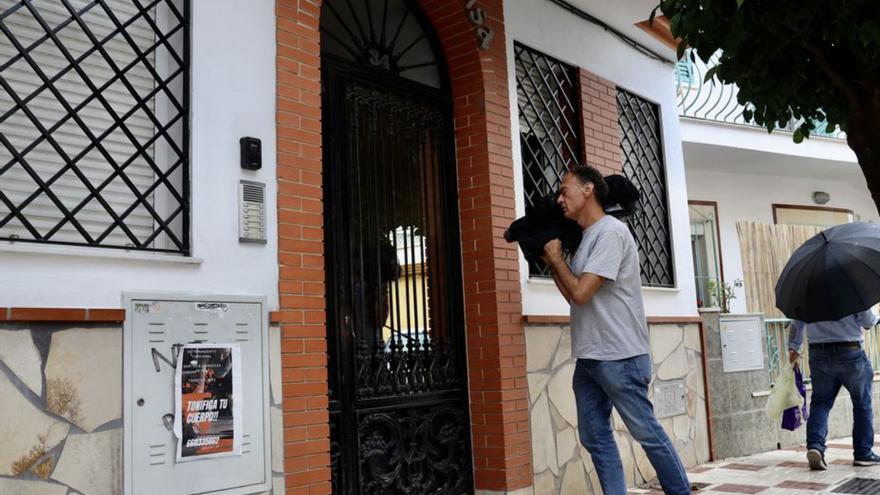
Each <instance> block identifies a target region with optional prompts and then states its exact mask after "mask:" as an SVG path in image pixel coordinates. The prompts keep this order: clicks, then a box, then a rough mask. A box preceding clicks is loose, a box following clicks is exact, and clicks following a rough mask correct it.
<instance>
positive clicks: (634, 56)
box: [504, 0, 697, 316]
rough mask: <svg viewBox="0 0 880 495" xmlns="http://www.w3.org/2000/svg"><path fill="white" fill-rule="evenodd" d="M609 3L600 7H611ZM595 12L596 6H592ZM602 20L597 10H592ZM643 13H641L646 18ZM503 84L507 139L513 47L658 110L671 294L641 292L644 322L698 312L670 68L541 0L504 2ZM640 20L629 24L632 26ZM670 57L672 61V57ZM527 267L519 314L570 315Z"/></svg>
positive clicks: (516, 151)
mask: <svg viewBox="0 0 880 495" xmlns="http://www.w3.org/2000/svg"><path fill="white" fill-rule="evenodd" d="M614 8H615V6H614V4H613V3H608V4H606V5H603V6H602V9H607V10H610V9H614ZM597 9H598V8H597ZM590 13H591V14H593V15H594V16H596V17H599V18H600V19H601V18H602V12H601V11H600V10H594V11H591V12H590ZM648 13H650V9H648V10H647V11H646V13H645V17H647V15H648ZM504 17H505V30H506V35H507V38H506V39H507V58H508V78H509V87H510V88H511V89H510V108H511V109H512V112H511V135H512V136H513V137H516V136H518V135H519V118H518V115H517V112H516V108H517V101H516V79H515V70H514V55H513V42H514V41H519V42H521V43H523V44H525V45H528V46H530V47H532V48H535V49H537V50H540V51H542V52H544V53H546V54H548V55H551V56H553V57H556V58H558V59H560V60H562V61H565V62H567V63H569V64H572V65H574V66H577V67H582V68H584V69H586V70H588V71H590V72H592V73H594V74H596V75H598V76H600V77H603V78H605V79H607V80H609V81H612V82H614V83H616V84H617V85H619V86H620V87H622V88H624V89H627V90H629V91H632V92H633V93H635V94H637V95H639V96H641V97H643V98H646V99H648V100H650V101H652V102H654V103H657V104H659V105H660V109H661V110H660V113H661V118H662V132H663V136H664V147H663V151H664V154H665V163H666V173H667V178H666V179H667V186H668V187H667V189H668V193H669V209H670V223H671V229H672V240H673V251H674V253H675V278H676V288H674V289H650V288H646V289H644V290H643V294H644V299H645V310H646V313H647V315H648V316H693V315H696V314H697V307H696V292H695V289H694V280H693V264H692V261H691V248H690V230H689V229H690V227H689V223H688V212H687V191H686V187H685V172H684V163H683V161H682V151H681V138H680V134H679V122H678V109H677V106H676V105H677V104H676V97H675V80H674V78H673V69H672V66H671V65H668V64H666V63H662V62H658V61H656V60H652V59H650V58H648V57H646V56H644V55H642V54H640V53H638V52H637V51H635V50H634V49H633V48H631V47H629V46H628V45H626V44H624V43H623V42H621V41H620V40H619V39H617V38H615V37H614V36H613V35H611V34H609V33H607V32H605V31H604V30H603V29H602V28H600V27H598V26H595V25H593V24H591V23H589V22H586V21H584V20H583V19H580V18H578V17H575V16H574V15H572V14H570V13H568V12H566V11H565V10H563V9H561V8H559V7H558V6H556V5H554V4H552V3H551V2H548V1H544V0H506V1H505V2H504ZM640 20H643V19H632V22H637V21H640ZM671 58H672V57H671ZM512 141H513V142H512V145H513V157H514V184H515V187H516V191H517V194H516V212H517V216H521V215H523V214H524V213H525V200H524V198H523V194H522V190H523V178H522V163H521V159H520V156H521V155H520V146H519V139H513V140H512ZM528 272H529V271H528V264H527V263H526V261H525V258H523V257H522V255H520V276H521V283H522V291H523V314H526V315H568V313H569V307H568V304H567V303H566V302H565V300H564V299H563V298H562V296H561V295H560V294H559V292H558V291H557V289H556V287H555V286H554V285H553V282H552V281H547V280H537V279H532V280H530V279H529V278H528Z"/></svg>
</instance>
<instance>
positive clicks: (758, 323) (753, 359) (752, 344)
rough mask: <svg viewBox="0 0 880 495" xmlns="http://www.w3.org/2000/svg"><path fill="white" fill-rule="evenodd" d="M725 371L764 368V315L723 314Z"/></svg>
mask: <svg viewBox="0 0 880 495" xmlns="http://www.w3.org/2000/svg"><path fill="white" fill-rule="evenodd" d="M721 362H722V365H723V369H724V371H725V372H732V371H748V370H760V369H764V315H762V314H744V315H721Z"/></svg>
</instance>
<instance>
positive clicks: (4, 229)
mask: <svg viewBox="0 0 880 495" xmlns="http://www.w3.org/2000/svg"><path fill="white" fill-rule="evenodd" d="M74 5H75V6H74ZM0 32H2V34H0V239H3V240H12V241H16V242H38V243H51V244H72V245H87V246H100V247H111V248H124V249H137V250H144V251H164V252H176V253H184V254H186V253H188V252H189V178H188V175H189V170H188V166H189V165H188V163H189V158H188V149H187V148H188V129H189V124H188V118H189V98H188V94H189V91H188V86H189V2H188V1H185V0H153V1H148V0H132V1H122V0H96V1H92V2H68V1H61V2H31V1H15V2H12V1H7V2H3V3H2V4H0Z"/></svg>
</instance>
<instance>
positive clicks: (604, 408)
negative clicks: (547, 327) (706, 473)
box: [573, 354, 691, 495]
mask: <svg viewBox="0 0 880 495" xmlns="http://www.w3.org/2000/svg"><path fill="white" fill-rule="evenodd" d="M650 383H651V358H650V357H649V356H648V355H647V354H645V355H641V356H635V357H632V358H628V359H621V360H619V361H596V360H593V359H578V360H577V365H576V366H575V369H574V383H573V388H574V396H575V400H576V402H577V413H578V433H579V435H580V439H581V443H582V444H583V445H584V447H585V448H586V449H587V451H588V452H589V453H590V456H591V457H592V458H593V465H594V466H596V474H598V476H599V483H601V484H602V491H603V492H604V493H605V495H625V494H626V479H625V478H624V476H623V463H622V462H621V461H620V452H618V450H617V444H616V443H615V442H614V435H613V434H612V428H611V407H612V406H614V408H615V409H617V412H618V413H619V414H620V417H621V418H622V419H623V422H624V424H626V427H627V429H628V430H629V432H630V434H631V435H632V436H633V438H635V439H636V441H638V442H639V443H640V444H641V445H642V448H643V449H645V453H646V454H647V455H648V460H649V461H651V465H652V466H654V470H655V471H657V477H658V478H659V479H660V484H661V485H663V491H664V492H665V493H671V494H676V495H677V494H689V493H690V492H691V491H690V483H689V482H688V479H687V475H686V474H685V472H684V466H683V465H682V463H681V459H679V457H678V453H676V452H675V449H674V448H673V447H672V442H670V441H669V437H668V436H667V435H666V432H665V431H663V427H661V426H660V423H659V422H657V418H656V417H655V416H654V406H653V405H652V404H651V401H650V400H648V384H650Z"/></svg>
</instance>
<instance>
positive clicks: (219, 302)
mask: <svg viewBox="0 0 880 495" xmlns="http://www.w3.org/2000/svg"><path fill="white" fill-rule="evenodd" d="M249 299H250V300H249ZM126 310H127V311H126V335H125V337H126V338H125V344H124V345H125V354H126V356H125V357H126V360H125V363H126V364H125V377H124V388H125V390H124V395H125V411H126V417H125V439H126V441H125V463H126V469H125V475H126V479H125V486H126V493H127V494H130V495H155V494H163V495H194V494H208V493H210V494H224V495H240V494H250V493H259V492H261V491H265V490H268V489H269V486H270V482H271V478H270V472H269V466H270V462H269V455H270V454H269V438H270V436H269V420H268V411H269V409H268V407H269V402H268V390H269V389H268V383H269V381H268V380H269V368H268V341H267V322H266V319H265V315H266V311H265V307H264V304H263V302H262V300H261V299H258V298H243V297H238V298H213V299H197V298H192V299H190V300H186V298H181V299H174V300H172V298H169V297H165V298H162V297H156V298H150V297H140V296H126ZM188 343H217V344H223V343H233V344H238V345H239V346H240V348H241V373H242V380H241V387H240V388H241V390H234V394H235V397H234V400H238V401H240V403H241V404H242V409H241V414H242V420H243V421H242V425H243V426H242V428H243V439H242V450H241V455H240V456H229V457H218V458H209V459H204V460H195V461H188V462H183V463H176V462H175V453H176V450H175V449H176V438H175V436H174V434H173V433H172V426H173V424H174V416H173V415H174V414H176V411H175V410H174V392H175V391H174V372H175V367H174V365H175V364H176V355H177V352H178V350H179V346H181V345H184V344H188Z"/></svg>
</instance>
